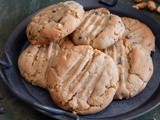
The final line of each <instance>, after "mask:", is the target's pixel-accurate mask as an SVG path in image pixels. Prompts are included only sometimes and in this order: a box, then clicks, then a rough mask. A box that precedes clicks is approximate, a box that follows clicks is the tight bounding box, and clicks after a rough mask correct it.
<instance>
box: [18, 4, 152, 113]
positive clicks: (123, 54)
mask: <svg viewBox="0 0 160 120" xmlns="http://www.w3.org/2000/svg"><path fill="white" fill-rule="evenodd" d="M26 33H27V37H28V39H29V41H30V42H31V45H30V46H29V47H28V48H27V49H26V50H24V52H23V53H22V54H21V55H20V57H19V60H18V66H19V70H20V73H21V75H22V76H23V77H24V78H25V79H26V80H27V81H28V82H29V83H31V84H32V85H35V86H39V87H42V88H44V89H46V90H48V91H49V93H50V95H51V97H52V99H53V101H54V102H55V103H56V104H57V105H58V106H59V107H61V108H63V109H64V110H69V111H72V112H74V113H76V114H83V115H85V114H93V113H97V112H99V111H101V110H103V109H104V108H106V107H107V106H108V105H109V104H110V103H111V102H112V100H113V99H120V100H121V99H123V98H126V99H128V98H132V97H134V96H135V95H137V94H138V93H140V92H141V91H142V90H143V89H144V88H145V86H146V85H147V83H148V81H149V80H150V78H151V76H152V74H153V63H152V58H151V57H150V54H151V52H153V51H155V37H154V35H153V33H152V31H151V30H150V29H149V28H148V27H147V26H146V25H145V24H143V23H141V22H139V21H138V20H135V19H132V18H126V17H123V18H121V17H119V16H117V15H114V14H112V13H110V11H109V10H107V9H105V8H98V9H92V10H90V11H86V12H85V11H84V9H83V6H82V5H80V4H79V3H76V2H74V1H67V2H61V3H59V4H56V5H52V6H49V7H47V8H45V9H43V10H42V11H41V12H39V13H38V14H37V15H35V16H34V17H33V18H32V19H31V22H30V23H29V25H28V26H27V30H26Z"/></svg>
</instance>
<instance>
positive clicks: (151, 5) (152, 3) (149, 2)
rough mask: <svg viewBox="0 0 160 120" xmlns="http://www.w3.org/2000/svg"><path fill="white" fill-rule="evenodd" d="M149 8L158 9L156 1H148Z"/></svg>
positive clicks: (151, 9)
mask: <svg viewBox="0 0 160 120" xmlns="http://www.w3.org/2000/svg"><path fill="white" fill-rule="evenodd" d="M147 8H148V9H149V10H150V11H155V10H156V4H155V2H154V1H148V3H147Z"/></svg>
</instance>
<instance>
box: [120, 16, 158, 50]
mask: <svg viewBox="0 0 160 120" xmlns="http://www.w3.org/2000/svg"><path fill="white" fill-rule="evenodd" d="M122 21H123V24H124V25H125V33H124V35H123V38H124V39H125V38H126V39H130V40H132V41H134V42H138V43H139V44H141V46H142V47H143V48H145V49H146V50H147V51H148V52H149V53H151V52H154V51H155V36H154V35H153V33H152V31H151V30H150V28H149V27H147V26H146V25H145V24H144V23H141V22H140V21H138V20H135V19H132V18H127V17H123V18H122Z"/></svg>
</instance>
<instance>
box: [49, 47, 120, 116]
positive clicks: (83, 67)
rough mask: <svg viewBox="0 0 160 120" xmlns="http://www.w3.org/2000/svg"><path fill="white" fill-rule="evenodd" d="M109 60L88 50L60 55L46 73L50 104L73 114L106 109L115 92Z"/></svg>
mask: <svg viewBox="0 0 160 120" xmlns="http://www.w3.org/2000/svg"><path fill="white" fill-rule="evenodd" d="M117 83H118V69H117V67H116V64H115V62H114V61H113V59H112V58H111V57H109V56H107V55H105V54H104V53H102V52H101V51H98V50H93V48H92V47H90V46H81V45H80V46H76V47H74V48H72V49H66V50H65V51H62V52H61V53H60V54H59V55H58V56H57V57H56V58H55V59H54V61H53V63H52V64H51V66H50V69H49V71H48V78H47V86H48V90H49V92H50V94H51V97H52V99H53V100H54V102H55V103H56V104H57V105H58V106H59V107H61V108H63V109H65V110H71V111H73V112H74V113H77V114H83V115H84V114H93V113H97V112H99V111H101V110H103V109H104V108H105V107H107V106H108V105H109V104H110V103H111V101H112V100H113V97H114V95H115V93H116V90H117V88H118V84H117Z"/></svg>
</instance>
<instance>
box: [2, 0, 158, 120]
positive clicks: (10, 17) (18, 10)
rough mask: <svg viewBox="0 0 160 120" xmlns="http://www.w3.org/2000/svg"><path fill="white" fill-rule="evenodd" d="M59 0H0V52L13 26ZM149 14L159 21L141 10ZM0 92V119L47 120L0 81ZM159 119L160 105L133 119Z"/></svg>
mask: <svg viewBox="0 0 160 120" xmlns="http://www.w3.org/2000/svg"><path fill="white" fill-rule="evenodd" d="M59 1H61V0H0V51H1V52H0V54H2V50H3V48H4V44H5V42H6V40H7V38H8V37H9V35H10V33H11V32H12V31H13V30H14V28H15V27H16V26H17V25H18V24H19V23H20V22H21V21H22V20H23V19H24V18H26V17H27V16H29V15H30V14H32V13H34V12H35V11H37V10H38V9H39V8H43V7H45V6H48V5H50V4H53V3H55V2H59ZM119 3H123V4H126V5H133V4H134V3H133V2H132V0H119ZM143 11H144V12H146V13H147V14H149V15H150V16H152V17H154V18H156V19H157V20H159V21H160V14H158V13H156V12H154V13H152V12H148V10H143ZM0 92H3V93H4V94H5V99H4V100H1V101H0V107H4V108H5V114H1V115H0V120H49V119H51V118H49V117H47V116H45V115H43V114H41V113H39V112H37V111H36V110H34V109H32V108H31V107H30V106H28V105H27V104H26V103H24V102H22V101H20V100H18V99H17V98H16V97H15V96H13V95H12V94H11V93H10V92H8V90H7V89H6V87H5V86H4V85H3V83H2V82H1V81H0ZM153 118H155V119H156V120H160V106H159V107H157V108H156V109H154V110H152V111H151V112H149V113H147V114H145V115H143V116H141V117H139V118H136V119H135V120H152V119H153Z"/></svg>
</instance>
